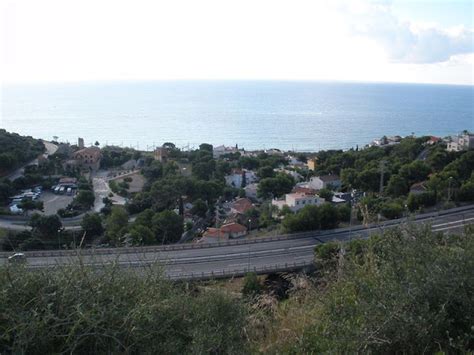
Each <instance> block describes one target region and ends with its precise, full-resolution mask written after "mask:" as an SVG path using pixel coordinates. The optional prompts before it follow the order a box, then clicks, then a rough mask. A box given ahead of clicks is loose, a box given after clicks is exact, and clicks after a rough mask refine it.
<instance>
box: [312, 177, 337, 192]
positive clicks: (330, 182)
mask: <svg viewBox="0 0 474 355" xmlns="http://www.w3.org/2000/svg"><path fill="white" fill-rule="evenodd" d="M341 185H342V183H341V179H340V178H339V176H338V175H322V176H313V177H312V178H311V179H310V181H309V183H308V187H310V188H312V189H316V190H321V189H333V190H338V189H340V188H341Z"/></svg>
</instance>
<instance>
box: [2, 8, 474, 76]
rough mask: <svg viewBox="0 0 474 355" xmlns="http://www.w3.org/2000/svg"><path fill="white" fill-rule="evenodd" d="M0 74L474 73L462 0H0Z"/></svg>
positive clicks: (472, 23)
mask: <svg viewBox="0 0 474 355" xmlns="http://www.w3.org/2000/svg"><path fill="white" fill-rule="evenodd" d="M0 11H1V13H0V31H1V32H0V40H1V43H0V80H1V82H2V83H25V82H68V81H101V80H174V79H206V80H219V79H238V80H249V79H262V80H266V79H269V80H340V81H375V82H414V83H441V84H463V85H474V69H473V68H474V12H473V11H474V10H473V2H472V1H471V0H414V1H409V0H392V1H390V0H378V1H377V0H375V1H364V0H332V1H329V0H328V1H319V0H199V1H196V0H167V1H160V0H155V1H148V0H80V1H77V0H41V1H38V0H2V1H0Z"/></svg>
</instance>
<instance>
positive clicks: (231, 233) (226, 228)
mask: <svg viewBox="0 0 474 355" xmlns="http://www.w3.org/2000/svg"><path fill="white" fill-rule="evenodd" d="M246 234H247V228H246V227H244V226H243V225H241V224H239V223H227V224H224V225H222V226H221V227H220V228H208V229H207V230H206V231H205V232H204V234H203V235H202V236H203V237H205V238H219V239H220V238H222V239H232V238H240V237H243V236H245V235H246Z"/></svg>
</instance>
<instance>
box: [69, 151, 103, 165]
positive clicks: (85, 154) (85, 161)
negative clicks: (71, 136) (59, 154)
mask: <svg viewBox="0 0 474 355" xmlns="http://www.w3.org/2000/svg"><path fill="white" fill-rule="evenodd" d="M101 157H102V154H101V152H100V148H98V147H90V148H83V149H80V150H78V151H77V152H75V153H73V159H72V160H73V162H74V163H73V165H75V166H78V167H79V168H81V169H89V170H98V169H99V168H100V159H101Z"/></svg>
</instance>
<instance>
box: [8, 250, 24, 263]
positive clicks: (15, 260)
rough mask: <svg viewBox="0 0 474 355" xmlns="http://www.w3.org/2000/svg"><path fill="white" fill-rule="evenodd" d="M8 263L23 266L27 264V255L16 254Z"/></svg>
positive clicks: (10, 257)
mask: <svg viewBox="0 0 474 355" xmlns="http://www.w3.org/2000/svg"><path fill="white" fill-rule="evenodd" d="M8 262H9V263H12V264H23V263H26V255H25V254H23V253H15V254H13V255H10V256H9V257H8Z"/></svg>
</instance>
